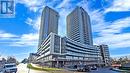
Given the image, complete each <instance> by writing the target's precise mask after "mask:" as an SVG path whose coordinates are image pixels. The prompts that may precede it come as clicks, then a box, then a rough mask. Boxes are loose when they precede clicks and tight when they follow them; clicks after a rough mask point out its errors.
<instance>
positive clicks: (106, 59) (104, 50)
mask: <svg viewBox="0 0 130 73" xmlns="http://www.w3.org/2000/svg"><path fill="white" fill-rule="evenodd" d="M96 47H97V48H98V49H99V51H100V56H101V61H102V63H103V64H104V65H105V66H109V65H110V64H111V62H110V54H109V49H108V45H105V44H102V45H98V46H96Z"/></svg>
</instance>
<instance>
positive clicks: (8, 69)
mask: <svg viewBox="0 0 130 73" xmlns="http://www.w3.org/2000/svg"><path fill="white" fill-rule="evenodd" d="M16 72H17V67H16V64H15V63H10V64H5V65H4V67H3V73H16Z"/></svg>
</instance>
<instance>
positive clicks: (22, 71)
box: [17, 63, 48, 73]
mask: <svg viewBox="0 0 130 73" xmlns="http://www.w3.org/2000/svg"><path fill="white" fill-rule="evenodd" d="M17 69H18V71H17V73H48V72H45V71H37V70H32V69H30V70H29V69H28V68H27V64H23V63H21V64H19V65H18V66H17Z"/></svg>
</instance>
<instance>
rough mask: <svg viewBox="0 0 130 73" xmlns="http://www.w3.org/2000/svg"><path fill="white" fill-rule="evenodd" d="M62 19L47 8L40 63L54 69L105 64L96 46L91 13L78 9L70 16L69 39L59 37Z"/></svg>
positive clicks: (43, 18) (68, 21) (41, 32)
mask: <svg viewBox="0 0 130 73" xmlns="http://www.w3.org/2000/svg"><path fill="white" fill-rule="evenodd" d="M58 20H59V14H58V12H56V11H55V10H53V9H51V8H49V7H48V6H46V7H45V8H44V10H43V12H42V16H41V25H40V32H39V44H38V51H37V54H38V55H39V56H38V57H37V62H40V63H42V64H44V65H48V66H52V67H64V66H66V65H78V64H85V65H86V64H87V65H99V64H101V63H102V62H101V57H100V54H99V53H100V50H99V49H97V48H95V47H94V46H93V40H92V31H91V23H90V17H89V15H88V13H87V12H86V11H85V10H84V9H83V8H82V7H76V8H75V9H74V10H73V11H72V12H71V13H70V14H69V15H68V16H67V19H66V23H67V29H66V30H67V36H66V37H60V36H59V35H58ZM62 28H65V27H62Z"/></svg>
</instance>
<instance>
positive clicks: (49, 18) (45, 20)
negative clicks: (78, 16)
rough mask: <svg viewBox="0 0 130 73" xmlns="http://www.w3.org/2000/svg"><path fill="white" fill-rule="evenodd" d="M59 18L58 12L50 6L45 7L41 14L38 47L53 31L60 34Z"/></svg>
mask: <svg viewBox="0 0 130 73" xmlns="http://www.w3.org/2000/svg"><path fill="white" fill-rule="evenodd" d="M58 19H59V14H58V12H56V11H55V10H53V9H51V8H49V7H48V6H46V7H45V8H44V10H43V11H42V16H41V25H40V32H39V44H38V47H39V46H40V45H41V43H42V42H43V41H44V39H45V38H46V37H47V36H48V35H49V34H50V33H51V32H53V33H56V34H58Z"/></svg>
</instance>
